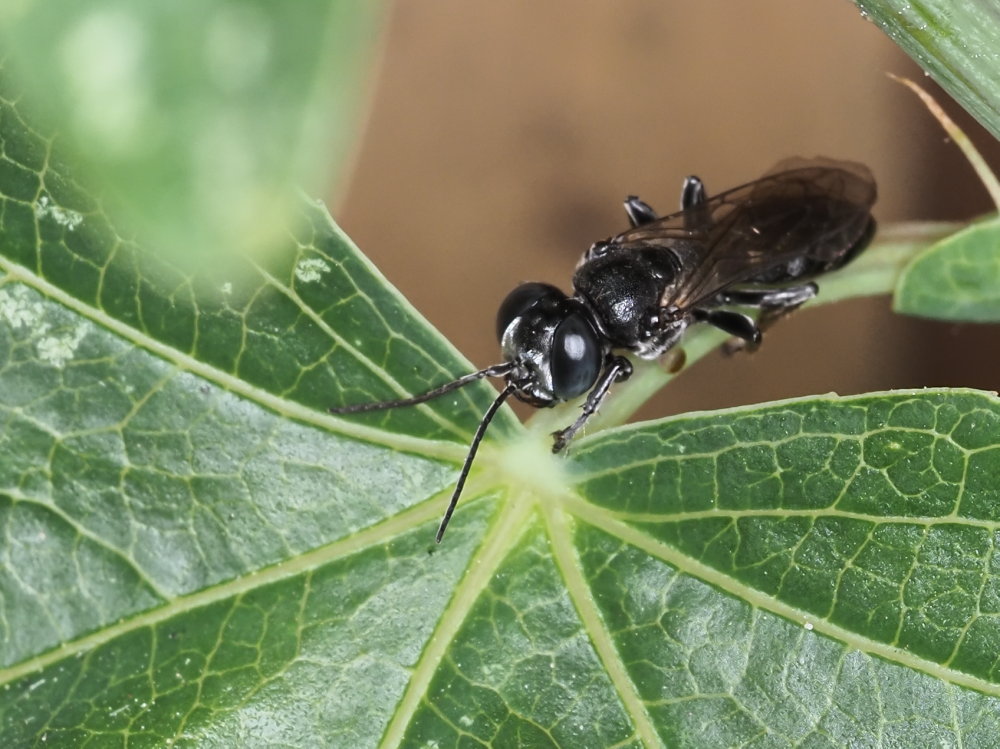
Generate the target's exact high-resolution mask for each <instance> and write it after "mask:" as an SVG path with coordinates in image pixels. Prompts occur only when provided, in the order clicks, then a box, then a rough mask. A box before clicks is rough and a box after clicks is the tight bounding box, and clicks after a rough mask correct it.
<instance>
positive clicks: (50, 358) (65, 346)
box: [36, 325, 87, 367]
mask: <svg viewBox="0 0 1000 749" xmlns="http://www.w3.org/2000/svg"><path fill="white" fill-rule="evenodd" d="M86 334H87V329H86V327H84V326H83V325H79V326H78V327H77V328H76V330H74V331H73V332H72V333H70V334H68V335H51V336H49V335H46V336H44V337H42V338H41V339H39V341H38V346H37V349H36V350H37V352H38V358H39V359H41V360H42V361H43V362H47V363H48V364H51V365H52V366H53V367H61V366H62V365H64V364H65V363H66V362H67V361H69V360H70V359H72V358H73V354H74V353H76V347H77V346H79V345H80V341H82V340H83V337H84V336H85V335H86Z"/></svg>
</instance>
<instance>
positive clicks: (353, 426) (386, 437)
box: [0, 256, 465, 463]
mask: <svg viewBox="0 0 1000 749" xmlns="http://www.w3.org/2000/svg"><path fill="white" fill-rule="evenodd" d="M0 271H3V272H4V273H5V274H6V278H5V283H12V282H19V283H23V284H24V285H26V286H28V287H30V288H33V289H35V290H36V291H38V292H39V293H41V294H43V295H44V296H46V297H48V298H49V299H51V300H53V301H56V302H58V303H59V304H61V305H63V306H64V307H66V308H68V309H70V310H72V311H73V312H75V313H76V314H78V315H80V316H81V317H82V318H84V319H86V320H89V321H90V322H92V323H94V324H96V325H98V326H99V327H102V328H104V329H106V330H109V331H111V332H113V333H115V334H116V335H118V336H120V337H121V338H123V339H125V340H127V341H129V342H131V343H133V344H135V345H136V346H138V347H140V348H143V349H145V350H147V351H149V352H151V353H153V354H155V355H156V356H158V357H160V358H162V359H164V360H166V361H169V362H171V363H172V364H174V365H176V366H177V367H178V368H179V369H181V370H182V371H186V372H190V373H192V374H196V375H198V376H199V377H201V378H203V379H204V380H206V381H209V382H212V383H214V384H216V385H218V386H219V387H220V388H223V389H224V390H227V391H229V392H232V393H235V394H238V395H240V396H242V397H243V398H245V399H246V400H249V401H252V402H255V403H257V404H258V405H260V406H263V407H265V408H267V409H268V410H270V411H273V412H274V413H277V414H281V415H282V416H287V417H289V418H292V419H295V420H296V421H299V422H302V423H305V424H309V425H311V426H315V427H319V428H322V429H323V430H325V431H328V432H331V433H333V434H337V435H339V436H343V437H348V438H351V439H357V440H364V441H366V442H369V443H372V444H376V445H383V446H385V447H389V448H392V449H394V450H400V451H403V452H409V453H415V454H418V455H421V456H424V457H427V458H431V459H442V460H447V461H449V462H456V463H457V462H460V461H461V460H462V458H463V456H464V455H465V448H464V447H463V446H462V445H460V444H458V443H455V442H448V441H443V440H431V439H426V438H422V437H413V436H410V435H406V434H396V433H393V432H389V431H387V430H385V429H379V428H375V427H369V426H365V425H364V424H359V423H356V422H352V421H349V420H346V419H338V418H335V417H334V416H332V415H328V414H324V413H322V412H320V411H316V410H315V409H313V408H308V407H306V406H304V405H301V404H299V403H296V402H295V401H291V400H288V399H285V398H282V397H280V396H277V395H274V394H273V393H271V392H269V391H267V390H264V389H263V388H260V387H256V386H254V385H251V384H249V383H248V382H246V381H244V380H241V379H240V378H239V377H237V376H235V375H232V374H230V373H228V372H225V371H223V370H221V369H218V368H217V367H213V366H211V365H209V364H206V363H204V362H202V361H199V360H198V359H195V358H194V357H192V356H190V355H188V354H185V353H183V352H180V351H178V350H177V349H175V348H173V347H171V346H169V345H167V344H165V343H162V342H161V341H158V340H157V339H155V338H153V337H152V336H149V335H147V334H145V333H142V332H141V331H139V330H137V329H136V328H134V327H133V326H131V325H127V324H126V323H123V322H122V321H120V320H118V319H116V318H114V317H112V316H110V315H108V314H106V313H105V312H103V311H101V310H100V309H98V308H96V307H93V306H91V305H90V304H87V303H86V302H84V301H82V300H80V299H78V298H77V297H75V296H73V295H71V294H69V293H67V292H66V291H64V290H63V289H61V288H60V287H58V286H56V285H54V284H52V283H49V282H48V281H46V280H45V279H43V278H41V277H40V276H38V275H37V274H35V273H32V272H31V271H29V270H27V269H26V268H24V267H23V266H20V265H17V264H15V263H11V262H10V261H9V260H7V259H6V258H4V257H2V256H0Z"/></svg>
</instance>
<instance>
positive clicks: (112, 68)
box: [59, 6, 152, 154]
mask: <svg viewBox="0 0 1000 749" xmlns="http://www.w3.org/2000/svg"><path fill="white" fill-rule="evenodd" d="M148 42H149V40H148V38H147V35H146V32H145V29H144V28H143V27H142V24H141V23H140V21H139V17H138V14H135V13H132V12H131V11H128V10H125V9H124V6H123V7H122V8H119V9H114V10H111V9H105V10H99V11H96V12H93V13H85V14H83V15H82V20H81V21H80V22H79V23H77V24H76V25H74V26H73V27H71V29H70V31H69V32H68V34H67V35H66V37H65V39H63V41H62V45H61V46H60V49H59V52H60V58H61V61H62V64H63V69H64V70H65V73H66V78H67V80H68V81H69V84H70V85H69V93H70V95H71V97H72V99H71V101H72V104H73V106H74V111H73V114H74V116H75V117H74V119H75V124H76V125H77V126H78V127H80V129H81V130H82V131H83V133H84V135H87V136H90V137H92V138H94V139H95V140H97V141H98V142H97V143H96V144H94V145H95V150H96V149H98V148H106V149H108V150H110V151H112V152H113V153H118V154H121V153H127V152H130V151H132V150H133V149H135V148H138V147H140V146H145V145H146V143H145V142H144V141H143V139H142V135H143V131H144V130H146V128H145V127H144V120H145V118H146V115H147V113H148V110H149V108H150V106H149V91H151V90H152V86H150V85H149V84H148V83H147V82H146V80H145V79H146V75H145V73H146V60H147V59H148V57H149V55H148V49H147V48H148Z"/></svg>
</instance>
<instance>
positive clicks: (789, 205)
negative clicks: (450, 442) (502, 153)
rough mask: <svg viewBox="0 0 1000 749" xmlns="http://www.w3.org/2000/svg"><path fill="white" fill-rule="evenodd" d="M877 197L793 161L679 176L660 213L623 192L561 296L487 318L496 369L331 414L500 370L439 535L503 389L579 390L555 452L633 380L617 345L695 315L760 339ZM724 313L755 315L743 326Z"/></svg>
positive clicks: (659, 337)
mask: <svg viewBox="0 0 1000 749" xmlns="http://www.w3.org/2000/svg"><path fill="white" fill-rule="evenodd" d="M875 195H876V190H875V181H874V179H873V178H872V175H871V172H870V171H869V170H868V168H867V167H865V166H863V165H861V164H854V163H850V162H838V161H832V160H829V159H812V160H803V159H792V160H788V161H784V162H781V163H780V164H778V165H777V166H776V167H775V168H774V169H773V170H772V171H771V172H769V173H768V174H766V175H765V176H764V177H762V178H761V179H759V180H756V181H754V182H750V183H748V184H746V185H743V186H741V187H737V188H734V189H732V190H728V191H726V192H724V193H720V194H719V195H716V196H714V197H712V198H708V197H706V195H705V189H704V185H703V184H702V182H701V180H699V179H698V178H697V177H688V178H687V180H685V182H684V186H683V189H682V191H681V210H680V211H679V212H678V213H674V214H672V215H669V216H665V217H662V218H661V217H659V216H658V215H657V214H656V212H655V211H654V210H653V209H652V208H651V207H650V206H649V205H647V204H646V203H644V202H643V201H641V200H639V198H637V197H634V196H630V197H629V198H628V199H626V201H625V211H626V213H627V214H628V218H629V222H630V223H631V225H632V226H631V228H630V229H628V230H626V231H624V232H622V233H621V234H617V235H615V236H613V237H611V238H609V239H607V240H604V241H601V242H597V243H595V244H594V245H592V246H591V248H590V249H589V250H588V251H587V252H586V253H585V255H584V256H583V258H582V259H581V261H580V263H579V264H578V265H577V268H576V272H575V274H574V276H573V294H572V295H567V294H564V293H563V292H562V291H560V290H559V289H558V288H556V287H555V286H550V285H549V284H544V283H537V282H530V283H524V284H521V285H520V286H518V287H517V288H515V289H514V290H513V291H512V292H511V293H510V294H508V296H507V298H506V299H505V300H504V302H503V303H502V304H501V305H500V309H499V311H498V313H497V338H498V339H499V341H500V345H501V349H502V352H503V358H504V361H503V362H502V363H501V364H496V365H494V366H491V367H487V368H486V369H483V370H481V371H479V372H473V373H471V374H468V375H465V376H463V377H460V378H459V379H457V380H455V381H454V382H450V383H447V384H445V385H442V386H441V387H439V388H437V389H435V390H432V391H431V392H429V393H425V394H423V395H419V396H415V397H413V398H406V399H402V400H398V401H387V402H382V403H373V404H363V405H360V406H347V407H343V408H336V409H331V411H332V412H333V413H338V414H339V413H357V412H361V411H371V410H378V409H384V408H395V407H399V406H406V405H413V404H416V403H422V402H424V401H426V400H430V399H431V398H434V397H437V396H439V395H443V394H445V393H447V392H450V391H452V390H454V389H455V388H458V387H461V386H462V385H465V384H467V383H469V382H473V381H475V380H478V379H481V378H483V377H503V378H504V380H505V381H506V385H505V387H504V389H503V390H502V391H501V392H500V394H499V395H498V396H497V398H496V400H494V402H493V404H492V405H491V406H490V408H489V410H488V411H487V412H486V414H485V415H484V416H483V419H482V421H481V423H480V425H479V429H478V430H477V431H476V435H475V437H474V438H473V441H472V444H471V446H470V448H469V453H468V456H467V457H466V460H465V464H464V466H463V468H462V471H461V473H460V474H459V479H458V482H457V485H456V487H455V491H454V493H453V495H452V500H451V503H450V505H449V507H448V510H447V512H446V513H445V516H444V519H443V520H442V522H441V526H440V527H439V529H438V534H437V540H438V541H440V540H441V537H442V535H443V534H444V530H445V528H446V526H447V524H448V521H449V519H450V518H451V514H452V512H453V511H454V508H455V504H456V503H457V501H458V497H459V495H460V493H461V490H462V487H463V485H464V483H465V479H466V476H467V475H468V471H469V468H470V466H471V464H472V460H473V458H474V457H475V454H476V451H477V449H478V447H479V443H480V441H481V440H482V437H483V434H484V433H485V431H486V427H487V426H488V425H489V422H490V420H491V419H492V418H493V415H494V414H495V413H496V411H497V410H498V409H499V408H500V406H501V405H502V403H503V402H504V401H505V400H506V399H507V398H508V397H510V396H511V395H513V396H514V397H516V398H518V399H520V400H523V401H525V402H526V403H530V404H531V405H533V406H536V407H548V406H553V405H555V404H557V403H560V402H563V401H567V400H572V399H573V398H576V397H578V396H581V395H583V394H584V393H587V398H586V400H585V402H584V404H583V408H582V412H581V414H580V416H579V418H577V419H576V421H575V422H573V423H572V424H571V425H569V426H568V427H566V428H565V429H563V430H561V431H559V432H556V433H555V435H554V437H555V442H554V445H553V451H554V452H558V451H560V450H562V449H563V448H564V447H565V446H566V445H567V444H568V443H569V441H570V440H571V439H572V438H573V436H574V435H575V434H576V433H577V432H578V431H579V430H580V428H581V427H582V426H583V425H584V424H585V423H586V421H587V419H588V418H589V417H590V416H591V415H593V414H594V412H595V411H597V409H598V407H599V406H600V404H601V402H602V401H603V400H604V398H605V396H606V395H607V393H608V391H609V389H610V388H611V385H612V384H614V383H615V382H620V381H622V380H625V379H627V378H628V377H629V376H630V375H631V374H632V364H631V363H630V362H629V360H628V359H627V358H626V357H625V356H624V355H623V352H629V353H632V354H634V355H636V356H638V357H640V358H643V359H655V358H657V357H659V356H661V355H662V354H664V353H665V352H666V351H668V350H669V349H671V348H672V347H673V346H675V345H676V344H677V343H678V342H679V341H680V340H681V338H682V336H683V334H684V331H685V330H686V329H687V328H688V326H690V325H692V324H695V323H699V322H704V323H708V324H709V325H713V326H715V327H717V328H720V329H722V330H724V331H725V332H727V333H729V334H730V335H732V336H734V337H735V338H736V339H738V340H739V341H740V342H742V344H743V345H744V346H746V347H755V346H757V345H758V344H759V343H760V340H761V330H762V328H765V327H767V326H768V325H770V324H771V323H773V322H774V321H775V320H776V319H778V318H779V317H781V316H783V315H785V314H787V313H788V312H790V311H791V310H793V309H795V308H796V307H799V306H800V305H802V304H803V303H804V302H806V301H808V300H809V299H811V298H812V297H813V296H815V295H816V293H817V286H816V284H815V283H812V282H811V281H810V280H809V279H811V278H813V277H815V276H817V275H820V274H822V273H825V272H828V271H831V270H834V269H836V268H839V267H841V266H843V265H844V264H846V263H847V262H849V261H850V260H851V259H852V258H854V257H855V256H856V255H857V254H858V253H859V252H860V251H861V250H862V249H864V247H865V246H867V244H868V242H869V241H870V239H871V237H872V235H873V234H874V231H875V220H874V219H873V218H872V215H871V207H872V205H873V204H874V202H875ZM734 307H744V308H757V309H759V310H760V313H759V314H758V316H757V319H756V320H754V319H753V318H751V317H749V316H748V315H746V314H745V313H743V312H740V311H738V310H736V309H733V308H734Z"/></svg>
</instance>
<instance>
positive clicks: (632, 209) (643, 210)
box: [625, 195, 660, 229]
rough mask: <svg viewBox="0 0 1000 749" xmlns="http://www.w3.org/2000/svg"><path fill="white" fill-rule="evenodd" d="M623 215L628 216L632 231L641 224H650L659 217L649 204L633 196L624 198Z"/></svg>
mask: <svg viewBox="0 0 1000 749" xmlns="http://www.w3.org/2000/svg"><path fill="white" fill-rule="evenodd" d="M625 213H627V214H628V222H629V223H630V224H632V228H633V229H634V228H635V227H637V226H642V225H643V224H651V223H652V222H654V221H656V219H658V218H659V217H660V216H659V214H658V213H657V212H656V211H654V210H653V207H652V206H651V205H649V203H647V202H646V201H644V200H640V199H639V198H637V197H636V196H635V195H629V196H628V197H627V198H625Z"/></svg>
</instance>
